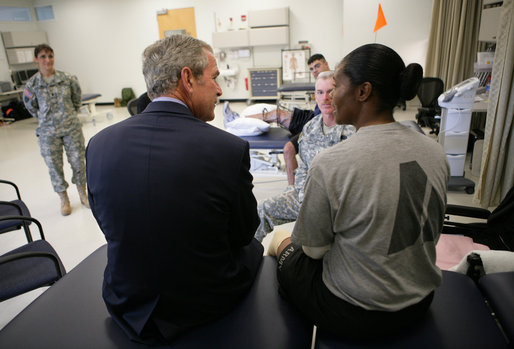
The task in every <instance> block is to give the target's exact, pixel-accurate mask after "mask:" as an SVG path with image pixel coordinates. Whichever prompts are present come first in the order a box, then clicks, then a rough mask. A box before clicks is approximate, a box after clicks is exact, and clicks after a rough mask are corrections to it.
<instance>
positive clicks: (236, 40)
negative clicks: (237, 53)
mask: <svg viewBox="0 0 514 349" xmlns="http://www.w3.org/2000/svg"><path fill="white" fill-rule="evenodd" d="M212 46H214V47H216V48H227V47H247V46H250V45H249V40H248V30H247V29H245V30H233V31H226V32H217V33H212Z"/></svg>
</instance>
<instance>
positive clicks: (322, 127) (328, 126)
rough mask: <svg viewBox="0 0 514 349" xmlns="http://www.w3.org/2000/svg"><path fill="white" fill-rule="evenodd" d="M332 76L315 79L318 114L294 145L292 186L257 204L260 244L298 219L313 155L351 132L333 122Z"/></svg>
mask: <svg viewBox="0 0 514 349" xmlns="http://www.w3.org/2000/svg"><path fill="white" fill-rule="evenodd" d="M333 76H334V74H333V73H332V72H329V71H327V72H323V73H321V74H320V75H319V76H318V78H317V79H316V90H315V98H316V102H317V103H318V106H319V109H320V110H321V114H318V115H316V116H315V117H314V118H313V119H312V120H311V121H309V122H308V123H307V124H306V125H305V126H304V128H303V131H302V132H301V133H300V137H299V139H298V145H299V155H300V159H301V162H300V165H299V167H298V168H297V169H296V173H295V184H294V186H288V188H287V189H286V191H285V192H283V193H282V194H280V195H279V196H275V197H272V198H269V199H266V200H264V201H262V202H260V203H259V205H258V207H257V209H258V211H259V218H260V220H261V222H260V225H259V227H258V228H257V231H256V233H255V238H256V239H257V240H259V241H262V239H263V238H264V237H265V236H266V234H268V233H270V232H271V231H272V230H273V227H274V226H275V225H278V224H284V223H288V222H293V221H295V220H296V218H297V217H298V211H299V210H300V204H301V202H302V199H303V191H304V185H305V179H306V178H307V171H308V170H309V166H310V164H311V162H312V160H313V159H314V157H315V156H316V154H318V153H319V152H320V151H322V150H323V149H325V148H328V147H330V146H332V145H334V144H336V143H339V142H340V141H342V140H344V139H346V138H347V137H349V136H351V135H352V134H353V133H354V130H355V128H354V127H353V126H350V125H336V123H335V120H334V114H333V113H334V107H333V106H332V97H331V93H332V90H333V88H334V78H333Z"/></svg>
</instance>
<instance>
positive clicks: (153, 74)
mask: <svg viewBox="0 0 514 349" xmlns="http://www.w3.org/2000/svg"><path fill="white" fill-rule="evenodd" d="M204 50H207V51H209V52H212V48H211V47H210V46H209V45H208V44H207V43H205V42H203V41H202V40H198V39H195V38H193V37H191V36H187V35H172V36H169V37H166V38H164V39H161V40H158V41H156V42H155V43H153V44H152V45H150V46H148V47H147V48H146V49H145V51H144V52H143V75H144V77H145V82H146V89H147V92H148V97H150V99H154V98H156V97H159V96H163V95H165V94H168V93H170V92H172V91H174V90H175V89H176V88H177V85H178V81H179V80H180V74H181V71H182V68H184V67H189V68H191V71H192V72H193V75H194V76H195V77H198V76H201V75H202V74H203V71H204V70H205V68H206V67H207V65H208V59H207V55H206V54H205V52H204Z"/></svg>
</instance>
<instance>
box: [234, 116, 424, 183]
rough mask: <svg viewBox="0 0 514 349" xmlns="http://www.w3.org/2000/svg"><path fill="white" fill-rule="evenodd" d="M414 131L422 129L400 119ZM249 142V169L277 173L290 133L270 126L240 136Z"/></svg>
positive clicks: (259, 172) (410, 121) (411, 122)
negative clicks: (252, 134) (260, 131)
mask: <svg viewBox="0 0 514 349" xmlns="http://www.w3.org/2000/svg"><path fill="white" fill-rule="evenodd" d="M400 123H401V124H403V125H405V126H408V127H409V128H411V129H413V130H414V131H417V132H420V133H423V134H425V133H424V132H423V130H422V129H421V128H420V127H419V126H418V124H417V123H416V122H415V121H413V120H405V121H400ZM241 138H243V139H244V140H246V141H248V143H250V163H251V167H250V170H251V171H252V173H254V174H256V173H257V174H271V173H274V174H279V173H280V172H281V163H280V159H279V158H278V155H279V154H283V152H284V151H283V149H284V146H285V145H286V143H287V142H288V141H289V139H290V138H291V133H290V132H289V131H288V130H286V129H284V128H281V127H270V129H269V131H268V132H266V133H263V134H261V135H258V136H241Z"/></svg>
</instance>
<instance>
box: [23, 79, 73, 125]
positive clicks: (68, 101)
mask: <svg viewBox="0 0 514 349" xmlns="http://www.w3.org/2000/svg"><path fill="white" fill-rule="evenodd" d="M23 103H24V104H25V107H26V108H27V110H28V111H29V112H30V113H31V114H32V116H34V117H36V118H37V119H38V120H39V127H38V128H37V130H36V133H37V134H41V133H46V134H67V133H68V132H69V131H70V130H72V129H75V128H77V127H81V123H80V120H79V118H78V117H77V111H78V110H79V109H80V106H81V90H80V85H79V82H78V80H77V78H76V77H75V76H72V75H70V74H68V73H65V72H62V71H58V70H56V71H55V72H54V75H53V77H52V78H51V81H50V82H49V83H47V82H46V81H45V80H44V79H43V77H42V76H41V73H39V72H37V73H36V74H34V76H32V77H31V78H30V79H29V81H27V84H26V85H25V90H24V91H23Z"/></svg>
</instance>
